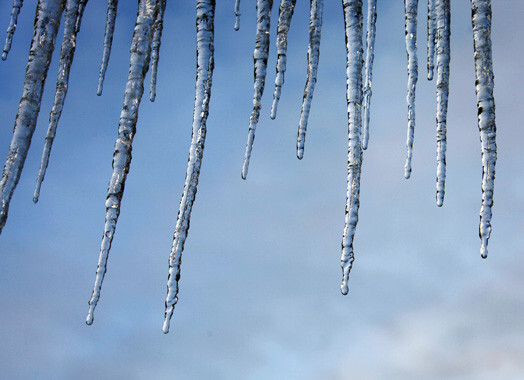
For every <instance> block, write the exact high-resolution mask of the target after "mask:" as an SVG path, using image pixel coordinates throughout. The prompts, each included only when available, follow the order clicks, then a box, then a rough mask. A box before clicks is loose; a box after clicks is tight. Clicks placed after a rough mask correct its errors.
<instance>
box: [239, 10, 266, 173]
mask: <svg viewBox="0 0 524 380" xmlns="http://www.w3.org/2000/svg"><path fill="white" fill-rule="evenodd" d="M272 7H273V0H257V35H256V40H255V52H254V53H253V61H254V63H255V86H254V87H255V93H254V95H253V111H252V113H251V117H250V118H249V132H248V136H247V143H246V153H245V157H244V165H243V166H242V179H246V178H247V171H248V169H249V160H250V158H251V151H252V150H253V142H254V140H255V131H256V128H257V123H258V118H259V116H260V109H261V108H262V103H261V100H262V94H263V93H264V84H265V81H266V72H267V59H268V56H269V26H270V22H271V8H272Z"/></svg>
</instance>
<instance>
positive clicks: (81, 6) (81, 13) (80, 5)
mask: <svg viewBox="0 0 524 380" xmlns="http://www.w3.org/2000/svg"><path fill="white" fill-rule="evenodd" d="M86 4H87V0H80V1H79V2H78V18H77V19H76V26H75V29H76V32H77V33H78V32H79V31H80V24H81V23H82V17H84V10H85V9H86Z"/></svg>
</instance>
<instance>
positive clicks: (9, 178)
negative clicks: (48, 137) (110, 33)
mask: <svg viewBox="0 0 524 380" xmlns="http://www.w3.org/2000/svg"><path fill="white" fill-rule="evenodd" d="M64 5H65V0H60V1H56V0H39V1H38V4H37V6H36V16H35V29H34V33H33V39H32V40H31V47H30V49H29V59H28V61H27V68H26V75H25V81H24V92H23V94H22V98H21V99H20V104H19V106H18V112H17V114H16V119H15V126H14V129H13V139H12V140H11V145H10V147H9V152H8V153H7V158H6V161H5V166H4V171H3V173H2V179H0V233H1V232H2V229H3V228H4V226H5V222H6V220H7V213H8V210H9V202H10V201H11V197H12V196H13V191H14V190H15V187H16V185H17V184H18V180H19V179H20V174H21V173H22V169H23V167H24V162H25V159H26V157H27V152H28V150H29V146H30V145H31V138H32V137H33V133H34V131H35V127H36V121H37V118H38V113H39V112H40V102H41V101H42V92H43V90H44V83H45V79H46V77H47V71H48V70H49V64H50V62H51V57H52V55H53V50H54V48H55V42H56V34H57V32H58V28H59V26H60V19H61V17H62V12H63V10H64Z"/></svg>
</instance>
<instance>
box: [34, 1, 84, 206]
mask: <svg viewBox="0 0 524 380" xmlns="http://www.w3.org/2000/svg"><path fill="white" fill-rule="evenodd" d="M86 2H87V1H82V5H83V6H85V3H86ZM80 3H81V1H80V0H67V2H66V7H65V16H64V38H63V40H62V48H61V50H60V63H59V66H58V78H57V80H56V92H55V102H54V104H53V109H52V110H51V114H50V115H49V128H48V129H47V134H46V137H45V145H44V152H43V154H42V162H41V163H40V170H39V171H38V177H37V179H36V189H35V193H34V195H33V202H34V203H37V202H38V197H39V196H40V187H41V186H42V181H43V180H44V177H45V172H46V169H47V165H48V164H49V155H50V154H51V148H52V146H53V140H54V138H55V134H56V128H57V127H58V121H59V120H60V115H61V114H62V108H63V106H64V101H65V97H66V95H67V88H68V81H69V71H70V68H71V64H72V63H73V56H74V54H75V47H76V34H77V33H78V31H79V28H80V23H81V19H80V17H81V15H80V14H79V12H80V11H83V10H81V9H80ZM82 8H83V7H82Z"/></svg>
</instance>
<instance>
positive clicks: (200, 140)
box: [163, 0, 215, 334]
mask: <svg viewBox="0 0 524 380" xmlns="http://www.w3.org/2000/svg"><path fill="white" fill-rule="evenodd" d="M214 16H215V0H198V1H197V19H196V24H197V77H196V87H195V109H194V112H193V128H192V133H191V147H190V149H189V159H188V163H187V172H186V181H185V184H184V192H183V193H182V199H181V200H180V208H179V210H178V217H177V221H176V227H175V233H174V236H173V247H172V249H171V254H170V255H169V276H168V279H167V298H166V309H165V314H164V326H163V331H164V333H165V334H167V333H168V332H169V323H170V320H171V316H172V315H173V311H174V308H175V305H176V303H177V301H178V297H177V294H178V280H179V279H180V264H181V260H182V251H183V250H184V243H185V241H186V238H187V233H188V230H189V219H190V217H191V208H192V207H193V202H194V200H195V196H196V192H197V185H198V176H199V175H200V168H201V166H202V157H203V155H204V143H205V139H206V120H207V116H208V113H209V101H210V98H211V84H212V79H213V68H214V55H213V53H214Z"/></svg>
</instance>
